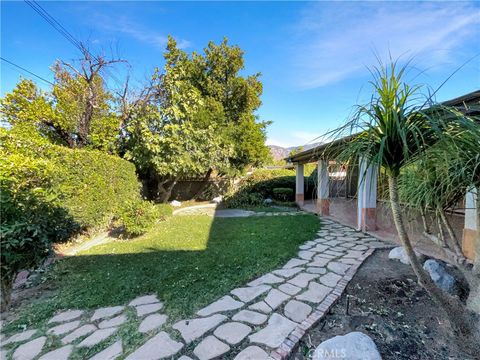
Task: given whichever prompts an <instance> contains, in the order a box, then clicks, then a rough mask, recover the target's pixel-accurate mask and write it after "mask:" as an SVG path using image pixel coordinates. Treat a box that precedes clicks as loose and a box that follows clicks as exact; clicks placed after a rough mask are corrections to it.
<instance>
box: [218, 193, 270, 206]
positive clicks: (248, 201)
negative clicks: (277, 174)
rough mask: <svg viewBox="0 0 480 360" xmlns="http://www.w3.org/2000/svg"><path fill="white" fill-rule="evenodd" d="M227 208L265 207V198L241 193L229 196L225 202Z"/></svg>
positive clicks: (259, 195) (257, 194)
mask: <svg viewBox="0 0 480 360" xmlns="http://www.w3.org/2000/svg"><path fill="white" fill-rule="evenodd" d="M223 204H224V205H225V207H227V208H242V207H256V206H262V205H263V196H262V195H261V194H259V193H250V192H247V191H240V192H236V193H234V194H232V195H231V196H227V197H226V198H225V200H224V201H223Z"/></svg>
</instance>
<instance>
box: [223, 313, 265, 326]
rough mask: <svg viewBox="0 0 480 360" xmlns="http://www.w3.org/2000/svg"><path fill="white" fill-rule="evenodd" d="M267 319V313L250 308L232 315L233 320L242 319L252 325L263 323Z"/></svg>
mask: <svg viewBox="0 0 480 360" xmlns="http://www.w3.org/2000/svg"><path fill="white" fill-rule="evenodd" d="M267 319H268V316H267V315H264V314H260V313H258V312H256V311H250V310H242V311H240V312H238V313H236V314H235V315H234V316H233V317H232V320H233V321H243V322H246V323H249V324H253V325H260V324H263V323H264V322H265V321H267Z"/></svg>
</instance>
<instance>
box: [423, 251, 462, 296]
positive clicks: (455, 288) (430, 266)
mask: <svg viewBox="0 0 480 360" xmlns="http://www.w3.org/2000/svg"><path fill="white" fill-rule="evenodd" d="M423 268H424V269H425V270H426V271H427V272H428V273H429V274H430V277H431V278H432V280H433V282H434V283H435V284H436V285H437V286H438V287H439V288H440V289H442V290H443V291H446V292H448V293H449V294H451V295H458V293H459V284H458V281H457V280H456V279H455V278H454V277H453V276H452V275H450V274H449V273H448V272H447V270H446V269H445V266H444V265H443V264H442V263H440V262H439V261H437V260H433V259H429V260H427V261H425V263H424V264H423Z"/></svg>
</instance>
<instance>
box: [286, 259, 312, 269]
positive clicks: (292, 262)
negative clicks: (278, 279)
mask: <svg viewBox="0 0 480 360" xmlns="http://www.w3.org/2000/svg"><path fill="white" fill-rule="evenodd" d="M307 262H308V261H307V260H301V259H291V260H289V261H288V262H287V263H286V264H285V265H284V266H283V268H284V269H291V268H294V267H297V266H302V265H305V264H306V263H307Z"/></svg>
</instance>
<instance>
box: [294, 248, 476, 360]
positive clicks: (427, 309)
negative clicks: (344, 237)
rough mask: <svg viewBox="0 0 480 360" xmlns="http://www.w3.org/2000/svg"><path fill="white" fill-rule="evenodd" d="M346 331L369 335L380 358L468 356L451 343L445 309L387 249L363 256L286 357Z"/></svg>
mask: <svg viewBox="0 0 480 360" xmlns="http://www.w3.org/2000/svg"><path fill="white" fill-rule="evenodd" d="M347 299H348V301H347ZM347 304H348V305H347ZM351 331H361V332H363V333H365V334H367V335H369V336H370V337H371V338H372V339H373V341H374V342H375V344H376V345H377V347H378V350H379V351H380V354H381V355H382V358H383V360H389V359H395V360H417V359H418V360H420V359H421V360H423V359H429V360H445V359H450V360H466V359H473V358H472V357H471V356H470V357H469V356H468V355H467V354H465V353H464V352H463V351H462V350H461V348H459V346H458V345H456V344H455V343H454V341H453V337H452V333H451V329H450V327H449V326H448V324H447V320H446V316H445V314H443V313H442V312H441V310H439V309H438V307H437V306H436V305H435V304H434V303H433V301H432V300H431V299H430V298H429V297H428V295H427V293H426V292H425V291H424V290H423V289H421V288H420V286H419V285H418V284H417V282H416V277H415V275H414V273H413V271H412V269H411V267H410V266H409V265H404V264H402V263H400V262H398V261H393V260H389V259H388V251H386V250H382V251H379V250H377V251H376V252H375V253H374V254H373V255H372V256H371V257H370V258H369V259H367V261H366V262H365V263H364V264H363V265H362V267H361V268H360V269H359V271H358V272H357V274H356V275H355V277H354V278H353V279H352V281H351V282H350V284H349V285H348V287H347V288H346V290H345V292H344V294H343V295H342V297H341V298H340V299H339V301H338V303H337V304H336V305H335V306H333V307H332V309H331V311H330V312H329V314H328V315H327V316H326V317H325V318H324V319H323V320H322V321H321V322H320V323H319V324H318V325H317V326H316V327H315V328H313V329H312V330H310V331H309V332H308V333H307V334H306V335H305V336H304V338H303V339H302V341H301V343H300V346H299V347H298V350H297V351H296V352H295V353H293V354H292V356H291V359H295V360H304V359H309V357H308V356H307V354H309V353H310V354H311V353H313V350H314V349H315V348H316V346H318V345H319V344H320V343H321V342H322V341H325V340H327V339H330V338H332V337H334V336H336V335H344V334H346V333H349V332H351Z"/></svg>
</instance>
